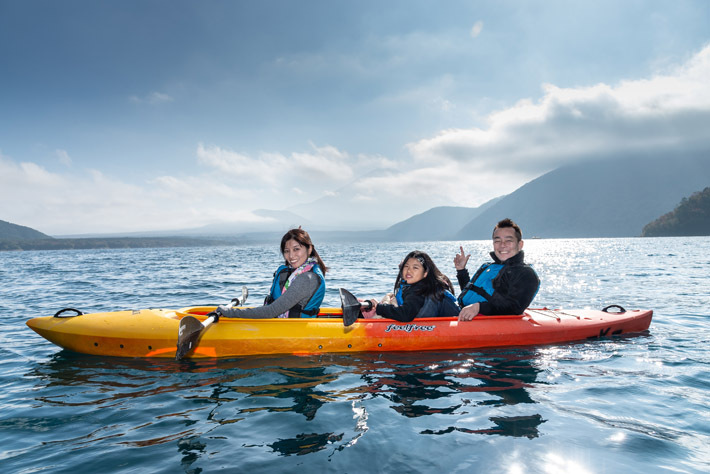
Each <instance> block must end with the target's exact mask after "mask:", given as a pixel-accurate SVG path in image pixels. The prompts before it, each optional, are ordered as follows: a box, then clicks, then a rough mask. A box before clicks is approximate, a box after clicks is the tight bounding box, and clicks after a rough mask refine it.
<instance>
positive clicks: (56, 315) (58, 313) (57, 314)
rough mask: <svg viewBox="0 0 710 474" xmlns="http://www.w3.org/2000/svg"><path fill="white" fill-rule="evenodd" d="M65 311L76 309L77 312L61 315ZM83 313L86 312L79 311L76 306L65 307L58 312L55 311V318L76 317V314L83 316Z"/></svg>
mask: <svg viewBox="0 0 710 474" xmlns="http://www.w3.org/2000/svg"><path fill="white" fill-rule="evenodd" d="M65 311H74V312H75V313H76V314H70V315H68V316H60V315H61V314H62V313H64V312H65ZM82 314H84V313H82V312H81V311H79V310H78V309H74V308H64V309H60V310H59V311H57V312H56V313H54V317H55V318H73V317H75V316H81V315H82Z"/></svg>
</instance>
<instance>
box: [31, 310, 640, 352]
mask: <svg viewBox="0 0 710 474" xmlns="http://www.w3.org/2000/svg"><path fill="white" fill-rule="evenodd" d="M214 309H215V308H214V307H189V308H183V309H180V310H164V309H143V310H135V311H115V312H106V313H93V314H84V315H79V316H72V317H53V316H45V317H38V318H33V319H31V320H29V321H27V325H28V326H29V327H30V328H31V329H33V330H34V331H35V332H37V333H38V334H39V335H41V336H42V337H44V338H45V339H47V340H48V341H50V342H52V343H54V344H56V345H57V346H59V347H62V348H64V349H67V350H70V351H74V352H79V353H82V354H92V355H101V356H118V357H175V352H176V345H177V337H178V328H179V323H180V319H181V318H183V317H185V316H188V315H191V316H194V317H197V318H198V319H200V320H204V319H205V314H207V313H209V312H210V311H212V310H214ZM652 315H653V311H650V310H634V311H625V312H621V313H611V312H604V311H596V310H549V309H529V310H528V311H526V312H525V314H523V315H518V316H482V315H479V316H477V317H476V318H475V319H474V320H473V321H466V322H459V321H458V320H457V319H456V318H419V319H416V320H414V321H412V322H409V323H399V322H397V321H392V320H388V319H358V321H357V322H356V323H355V324H353V325H352V326H349V327H345V326H344V325H343V321H342V312H341V310H340V308H322V309H321V313H320V315H319V317H317V318H303V319H298V318H296V319H230V318H221V319H220V320H219V322H218V323H215V324H211V325H209V326H208V327H207V328H206V329H205V330H204V331H202V334H201V337H200V339H199V342H198V344H197V346H196V348H195V349H194V351H192V352H190V353H188V354H187V356H186V357H236V356H245V355H257V354H319V353H325V352H361V351H376V352H384V351H423V350H448V349H474V348H479V347H496V346H520V345H538V344H554V343H561V342H569V341H578V340H584V339H590V338H599V337H605V336H612V335H620V334H627V333H636V332H642V331H645V330H647V329H648V328H649V326H650V324H651V318H652Z"/></svg>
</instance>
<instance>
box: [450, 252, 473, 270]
mask: <svg viewBox="0 0 710 474" xmlns="http://www.w3.org/2000/svg"><path fill="white" fill-rule="evenodd" d="M459 248H460V249H461V253H457V254H456V255H455V256H454V266H455V267H456V270H463V269H464V268H466V264H467V263H468V259H469V258H470V257H471V254H468V255H466V254H464V253H463V247H462V246H460V247H459Z"/></svg>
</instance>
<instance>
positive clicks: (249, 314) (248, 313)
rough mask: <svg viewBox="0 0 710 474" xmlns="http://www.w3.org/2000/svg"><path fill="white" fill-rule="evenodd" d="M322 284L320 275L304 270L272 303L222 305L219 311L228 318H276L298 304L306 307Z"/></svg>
mask: <svg viewBox="0 0 710 474" xmlns="http://www.w3.org/2000/svg"><path fill="white" fill-rule="evenodd" d="M318 286H320V279H319V278H318V275H316V274H315V273H313V272H304V273H301V274H300V275H298V276H297V277H296V278H294V279H293V281H292V282H291V284H290V285H289V286H288V289H287V290H286V292H285V293H284V294H282V295H281V296H279V297H278V298H276V300H275V301H274V302H273V303H271V304H270V305H266V306H255V307H253V308H246V309H239V308H230V307H228V306H220V307H219V308H217V311H218V312H219V313H221V314H222V316H224V317H226V318H250V319H267V318H275V317H277V316H278V315H280V314H283V313H285V312H287V311H288V310H289V309H291V308H293V307H294V306H296V305H297V304H299V303H300V304H301V307H305V306H306V304H307V303H308V300H310V299H311V296H313V294H314V293H315V292H316V290H317V289H318Z"/></svg>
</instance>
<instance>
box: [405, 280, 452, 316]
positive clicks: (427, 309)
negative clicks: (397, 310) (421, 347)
mask: <svg viewBox="0 0 710 474" xmlns="http://www.w3.org/2000/svg"><path fill="white" fill-rule="evenodd" d="M409 286H410V285H408V284H407V283H404V282H401V283H400V284H399V288H398V289H397V293H395V298H397V304H399V305H400V306H402V305H403V304H404V299H403V298H402V292H403V291H404V289H405V288H407V287H409ZM459 311H461V309H460V308H459V307H458V305H457V304H456V297H455V296H454V295H453V294H452V293H451V292H450V291H449V290H444V296H443V297H442V298H441V301H439V300H437V299H436V298H434V297H433V296H427V297H426V299H425V300H424V304H423V305H422V307H421V308H420V309H419V312H418V313H417V315H416V316H414V317H415V318H433V317H441V316H458V315H459Z"/></svg>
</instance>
